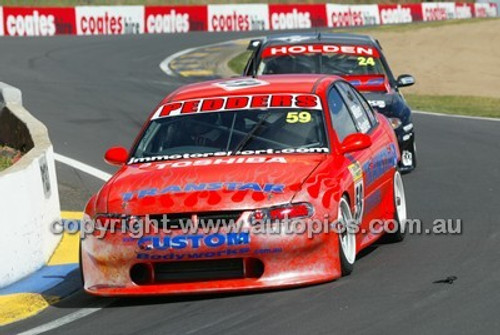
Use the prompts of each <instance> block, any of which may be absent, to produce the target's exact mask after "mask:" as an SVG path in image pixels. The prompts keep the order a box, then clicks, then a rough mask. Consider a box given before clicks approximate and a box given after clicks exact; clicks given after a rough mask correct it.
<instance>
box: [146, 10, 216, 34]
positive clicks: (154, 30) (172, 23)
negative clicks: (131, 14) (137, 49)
mask: <svg viewBox="0 0 500 335" xmlns="http://www.w3.org/2000/svg"><path fill="white" fill-rule="evenodd" d="M193 30H201V31H206V30H207V6H153V7H150V6H148V7H146V27H145V31H146V33H149V34H160V33H187V32H190V31H193Z"/></svg>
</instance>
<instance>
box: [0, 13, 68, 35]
mask: <svg viewBox="0 0 500 335" xmlns="http://www.w3.org/2000/svg"><path fill="white" fill-rule="evenodd" d="M3 17H4V19H3V28H4V29H3V30H4V34H5V35H6V36H52V35H61V34H71V35H73V34H76V27H75V8H59V7H54V8H50V7H45V8H38V7H3Z"/></svg>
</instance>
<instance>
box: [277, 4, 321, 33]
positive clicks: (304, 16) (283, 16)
mask: <svg viewBox="0 0 500 335" xmlns="http://www.w3.org/2000/svg"><path fill="white" fill-rule="evenodd" d="M269 22H270V25H271V30H284V29H307V28H312V27H326V9H325V5H269Z"/></svg>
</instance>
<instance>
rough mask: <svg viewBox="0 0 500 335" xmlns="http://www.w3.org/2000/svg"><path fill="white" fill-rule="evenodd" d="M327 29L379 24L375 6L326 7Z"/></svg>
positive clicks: (328, 5) (331, 5)
mask: <svg viewBox="0 0 500 335" xmlns="http://www.w3.org/2000/svg"><path fill="white" fill-rule="evenodd" d="M326 15H327V23H328V27H333V28H336V27H353V26H370V25H378V24H380V15H379V12H378V6H377V5H353V6H349V5H333V4H327V5H326Z"/></svg>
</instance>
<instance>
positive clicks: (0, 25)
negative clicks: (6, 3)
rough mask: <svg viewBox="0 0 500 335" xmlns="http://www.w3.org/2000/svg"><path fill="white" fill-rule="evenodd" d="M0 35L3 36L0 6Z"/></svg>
mask: <svg viewBox="0 0 500 335" xmlns="http://www.w3.org/2000/svg"><path fill="white" fill-rule="evenodd" d="M0 36H3V9H2V6H0Z"/></svg>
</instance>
